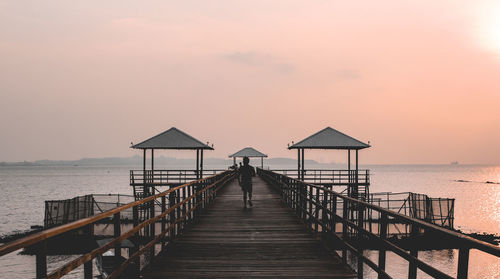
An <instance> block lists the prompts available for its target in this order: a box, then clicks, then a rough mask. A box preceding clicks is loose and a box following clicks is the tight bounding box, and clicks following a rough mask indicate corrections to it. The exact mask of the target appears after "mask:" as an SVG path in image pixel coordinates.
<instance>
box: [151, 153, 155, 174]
mask: <svg viewBox="0 0 500 279" xmlns="http://www.w3.org/2000/svg"><path fill="white" fill-rule="evenodd" d="M154 170H155V150H154V149H151V175H153V172H154ZM151 179H152V180H153V181H154V179H153V177H152V178H151Z"/></svg>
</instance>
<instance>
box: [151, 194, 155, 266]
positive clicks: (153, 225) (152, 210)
mask: <svg viewBox="0 0 500 279" xmlns="http://www.w3.org/2000/svg"><path fill="white" fill-rule="evenodd" d="M153 194H154V193H153ZM154 217H155V200H154V199H153V200H152V201H151V204H150V208H149V218H154ZM149 228H150V229H149V233H150V235H149V236H150V239H154V238H155V235H156V222H152V223H151V224H150V225H149ZM149 255H150V263H151V262H153V258H154V256H155V245H153V246H151V249H150V250H149Z"/></svg>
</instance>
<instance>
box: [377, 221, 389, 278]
mask: <svg viewBox="0 0 500 279" xmlns="http://www.w3.org/2000/svg"><path fill="white" fill-rule="evenodd" d="M387 221H388V220H387V214H386V213H381V216H380V238H381V239H382V240H385V239H387ZM385 259H386V249H385V246H384V245H381V246H380V249H379V251H378V267H379V268H380V269H382V270H384V271H385ZM378 278H379V279H381V278H384V277H383V276H382V275H381V274H380V273H379V274H378Z"/></svg>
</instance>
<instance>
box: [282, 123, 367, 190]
mask: <svg viewBox="0 0 500 279" xmlns="http://www.w3.org/2000/svg"><path fill="white" fill-rule="evenodd" d="M368 147H370V145H369V144H366V143H363V142H361V141H359V140H357V139H355V138H353V137H350V136H348V135H346V134H344V133H341V132H339V131H337V130H335V129H333V128H331V127H326V128H325V129H323V130H321V131H319V132H317V133H315V134H314V135H311V136H309V137H307V138H306V139H304V140H301V141H299V142H297V143H295V144H293V145H292V146H289V147H288V149H297V173H298V179H299V180H304V179H305V173H306V170H305V169H304V150H305V149H338V150H347V158H348V159H347V174H346V175H347V177H348V179H347V181H346V183H343V182H342V181H343V176H344V174H343V173H338V174H337V175H339V176H340V177H338V181H340V184H343V185H347V186H348V195H349V196H351V197H355V198H358V186H359V175H358V171H359V168H358V162H359V160H358V151H359V150H360V149H364V148H368ZM351 150H355V151H356V160H355V164H356V165H355V170H354V171H352V170H351ZM332 180H333V181H334V180H335V174H332ZM365 184H366V186H368V177H365Z"/></svg>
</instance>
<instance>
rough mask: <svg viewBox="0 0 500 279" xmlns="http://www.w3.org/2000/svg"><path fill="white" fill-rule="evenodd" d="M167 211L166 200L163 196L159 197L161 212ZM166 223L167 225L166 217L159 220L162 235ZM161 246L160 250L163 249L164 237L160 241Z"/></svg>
mask: <svg viewBox="0 0 500 279" xmlns="http://www.w3.org/2000/svg"><path fill="white" fill-rule="evenodd" d="M165 211H167V198H166V197H165V196H161V212H162V213H163V212H165ZM166 223H167V216H163V217H162V218H161V232H162V234H163V233H164V232H165V229H166ZM161 246H162V249H163V247H165V237H163V238H162V239H161Z"/></svg>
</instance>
